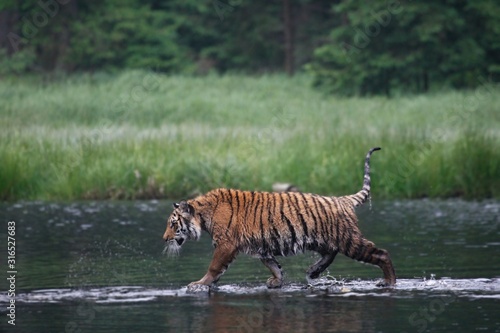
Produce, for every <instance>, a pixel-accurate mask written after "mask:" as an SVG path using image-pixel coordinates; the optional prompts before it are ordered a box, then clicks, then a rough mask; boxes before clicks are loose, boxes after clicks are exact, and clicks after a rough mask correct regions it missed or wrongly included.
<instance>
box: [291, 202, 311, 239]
mask: <svg viewBox="0 0 500 333" xmlns="http://www.w3.org/2000/svg"><path fill="white" fill-rule="evenodd" d="M286 194H287V195H288V196H289V198H290V199H292V198H293V200H290V202H291V203H292V204H293V206H294V208H295V211H296V213H297V216H298V217H299V220H300V223H301V224H302V229H303V231H304V244H305V243H306V242H305V237H308V236H309V232H308V230H307V223H306V221H305V220H304V216H303V215H302V213H301V212H300V206H299V202H298V199H297V195H295V194H292V193H290V192H287V193H286Z"/></svg>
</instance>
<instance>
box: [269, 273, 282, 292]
mask: <svg viewBox="0 0 500 333" xmlns="http://www.w3.org/2000/svg"><path fill="white" fill-rule="evenodd" d="M266 285H267V287H268V288H269V289H276V288H281V286H282V285H283V280H282V279H278V278H277V277H274V276H271V277H270V278H269V279H267V282H266Z"/></svg>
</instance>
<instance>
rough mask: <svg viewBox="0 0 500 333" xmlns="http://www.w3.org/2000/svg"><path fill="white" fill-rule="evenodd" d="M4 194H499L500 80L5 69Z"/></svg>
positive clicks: (0, 172)
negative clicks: (350, 82)
mask: <svg viewBox="0 0 500 333" xmlns="http://www.w3.org/2000/svg"><path fill="white" fill-rule="evenodd" d="M0 95H1V100H2V103H1V104H0V123H1V124H2V125H1V126H2V131H1V134H0V139H1V141H0V160H1V161H2V162H1V165H0V198H1V199H3V200H75V199H110V198H111V199H147V198H180V197H188V196H192V195H195V194H197V193H203V192H205V191H207V190H209V189H211V188H214V187H236V188H241V189H251V190H270V189H271V187H272V184H273V183H274V182H290V183H293V184H296V185H297V186H299V188H300V189H301V190H303V191H308V192H316V193H323V194H335V195H342V194H348V193H353V192H355V191H357V190H359V189H360V188H361V184H362V176H363V160H364V156H365V154H366V152H367V151H368V149H369V148H371V147H374V146H380V147H382V150H381V151H380V152H375V153H374V154H373V156H372V171H373V172H372V194H373V196H374V197H377V198H418V197H441V198H443V197H456V196H461V197H465V198H477V199H481V198H489V197H496V198H498V197H500V110H499V109H498V108H499V107H498V105H500V89H499V88H497V87H493V86H484V87H481V88H479V89H478V90H475V91H467V92H457V91H443V92H441V93H439V94H430V95H425V96H402V97H394V98H392V99H388V98H385V97H372V98H339V97H334V96H325V95H322V94H321V93H320V92H317V91H315V90H314V89H313V88H311V86H310V82H309V79H308V78H307V77H305V76H297V77H295V78H293V79H289V78H286V77H284V76H280V75H271V76H261V77H246V76H231V75H229V76H222V77H220V76H207V77H182V76H164V75H158V74H153V73H148V72H124V73H121V74H116V75H105V74H94V75H78V76H70V77H65V78H59V79H57V80H44V79H43V78H40V77H32V78H9V79H3V80H1V81H0Z"/></svg>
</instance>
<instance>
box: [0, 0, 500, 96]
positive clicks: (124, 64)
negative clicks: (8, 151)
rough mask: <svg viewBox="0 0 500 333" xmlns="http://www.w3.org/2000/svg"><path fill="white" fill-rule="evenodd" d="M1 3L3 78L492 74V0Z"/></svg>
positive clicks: (336, 86) (432, 83)
mask: <svg viewBox="0 0 500 333" xmlns="http://www.w3.org/2000/svg"><path fill="white" fill-rule="evenodd" d="M0 6H1V7H0V10H1V12H0V49H1V53H0V54H1V55H2V62H1V66H0V67H1V69H0V71H1V73H2V74H18V75H20V74H24V73H44V74H47V73H54V72H63V73H74V72H95V71H118V70H124V69H131V68H133V69H145V70H153V71H155V72H159V73H184V74H207V73H212V72H213V73H228V72H236V73H241V74H254V75H255V74H262V73H287V74H288V75H293V74H294V73H296V72H302V71H307V72H309V73H311V75H312V76H313V77H314V82H315V83H316V84H318V85H324V86H325V87H326V88H327V89H328V90H330V91H335V92H340V93H343V94H363V95H364V94H386V95H390V94H391V93H393V92H427V91H429V90H432V89H433V88H434V89H439V88H442V87H443V85H446V86H449V87H455V88H474V87H477V86H479V85H481V84H482V83H483V81H493V82H498V80H499V79H500V41H499V39H498V34H499V33H500V22H499V20H498V17H499V16H500V5H499V4H498V3H496V2H495V1H479V2H478V1H466V0H462V1H440V2H435V1H430V0H429V1H416V2H412V1H398V0H390V1H384V2H380V1H377V2H373V3H366V2H364V1H359V0H345V1H307V0H301V1H291V0H284V1H273V2H268V1H243V0H227V1H194V0H188V1H175V0H174V1H160V0H157V1H139V0H125V1H118V0H107V1H81V0H60V1H58V0H44V1H38V0H32V1H9V0H4V1H2V4H1V5H0ZM479 77H482V78H483V79H482V80H483V81H481V79H479Z"/></svg>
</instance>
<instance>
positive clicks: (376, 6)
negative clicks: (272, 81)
mask: <svg viewBox="0 0 500 333" xmlns="http://www.w3.org/2000/svg"><path fill="white" fill-rule="evenodd" d="M499 10H500V4H496V3H494V2H487V4H486V2H484V3H481V4H479V3H475V2H473V1H472V0H469V1H465V0H464V1H447V2H434V1H430V0H424V1H419V2H405V3H400V2H392V3H391V2H388V3H386V2H370V3H366V2H362V1H360V0H345V1H342V2H341V3H339V4H338V5H336V6H334V12H335V13H336V14H337V15H339V16H345V17H346V20H345V21H344V24H342V25H340V26H338V27H335V28H334V29H332V31H331V33H330V42H329V43H326V44H324V45H323V46H321V47H319V48H317V49H316V51H315V58H314V61H313V62H312V63H311V64H310V65H309V66H308V68H309V70H310V71H311V72H312V73H313V74H314V76H315V83H316V84H317V85H319V86H323V87H325V88H326V89H328V90H329V91H332V92H337V93H343V94H348V95H352V94H360V95H366V94H381V93H383V94H387V95H389V94H390V93H391V91H393V90H395V89H398V90H403V91H413V92H425V91H427V90H428V89H429V88H431V87H432V86H447V85H449V86H453V87H459V88H461V87H474V86H476V85H478V84H481V82H480V81H479V80H478V78H479V77H480V76H489V77H492V75H494V74H495V73H497V72H495V71H496V70H497V69H498V67H497V66H498V65H497V64H498V60H497V59H499V58H498V57H497V56H498V42H493V41H492V40H491V37H485V36H491V33H490V32H489V30H490V29H492V30H495V29H499V27H498V26H499V24H498V22H497V21H498V20H496V19H495V18H494V16H493V15H498V13H499ZM479 22H480V23H479ZM490 55H493V56H490ZM495 57H496V58H495ZM495 75H496V74H495Z"/></svg>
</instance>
